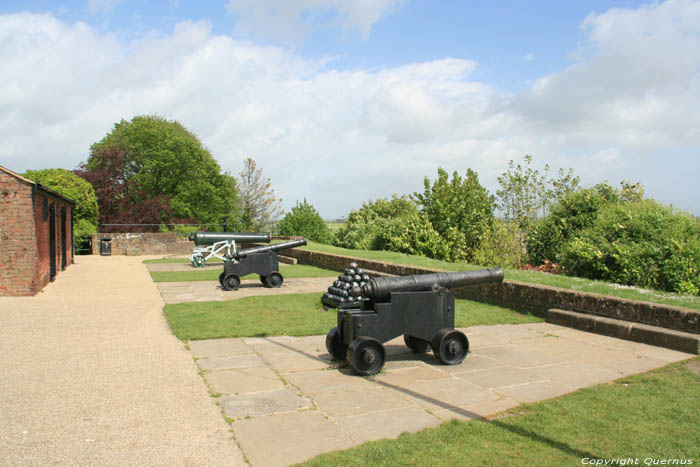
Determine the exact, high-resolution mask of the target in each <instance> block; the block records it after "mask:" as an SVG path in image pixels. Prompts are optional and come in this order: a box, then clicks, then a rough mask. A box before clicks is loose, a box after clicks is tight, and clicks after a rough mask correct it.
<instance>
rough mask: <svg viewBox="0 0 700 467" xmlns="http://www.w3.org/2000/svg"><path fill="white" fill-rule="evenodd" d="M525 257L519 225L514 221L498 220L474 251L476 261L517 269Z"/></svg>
mask: <svg viewBox="0 0 700 467" xmlns="http://www.w3.org/2000/svg"><path fill="white" fill-rule="evenodd" d="M523 257H524V255H523V248H522V244H521V242H520V231H519V229H518V226H517V225H516V224H515V223H514V222H504V221H499V220H496V221H494V223H493V224H492V225H491V228H490V229H488V230H487V231H486V232H485V235H484V238H483V240H482V242H481V245H479V248H478V249H477V250H476V251H475V252H474V263H475V264H479V265H482V266H499V267H502V268H513V269H517V268H519V267H520V266H522V264H523Z"/></svg>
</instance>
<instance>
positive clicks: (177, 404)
mask: <svg viewBox="0 0 700 467" xmlns="http://www.w3.org/2000/svg"><path fill="white" fill-rule="evenodd" d="M144 259H145V257H125V256H110V257H102V256H80V257H77V259H76V264H74V265H71V266H70V267H69V268H67V269H66V270H65V271H63V272H61V273H60V274H59V275H58V277H57V279H56V281H55V282H54V283H52V284H49V285H48V286H47V287H46V288H45V289H44V290H43V291H42V292H40V293H39V294H37V296H35V297H20V298H8V297H2V298H0V368H1V369H2V371H1V372H0V465H50V464H62V465H217V466H219V465H245V461H244V460H243V457H242V455H241V452H240V450H239V449H238V447H237V444H236V443H235V441H233V439H232V438H233V435H232V433H231V429H230V427H229V426H228V425H227V424H226V422H225V421H224V420H223V417H222V416H221V413H220V409H219V408H218V407H217V406H216V405H215V402H214V399H212V398H211V397H210V396H209V394H208V392H207V389H206V387H205V383H204V382H203V380H202V378H201V377H200V376H199V374H198V369H197V367H196V365H195V363H194V362H193V361H192V357H191V355H190V353H189V351H187V350H186V349H185V347H184V345H183V344H182V343H181V342H180V341H178V340H177V339H176V338H175V337H174V336H173V335H172V334H171V332H170V329H169V328H168V325H167V323H166V321H165V318H164V317H163V314H162V312H161V309H162V306H163V301H162V299H161V297H160V294H159V293H158V290H157V288H156V286H155V284H153V282H152V281H151V280H150V277H149V275H148V272H147V270H146V268H145V267H144V265H143V264H142V263H141V262H142V261H143V260H144Z"/></svg>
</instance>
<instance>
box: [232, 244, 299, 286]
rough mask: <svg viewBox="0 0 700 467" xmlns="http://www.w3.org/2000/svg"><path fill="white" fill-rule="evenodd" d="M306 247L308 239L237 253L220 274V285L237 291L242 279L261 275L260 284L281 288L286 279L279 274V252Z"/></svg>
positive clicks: (258, 247) (248, 249)
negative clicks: (249, 275) (250, 275)
mask: <svg viewBox="0 0 700 467" xmlns="http://www.w3.org/2000/svg"><path fill="white" fill-rule="evenodd" d="M304 245H306V239H305V238H302V239H300V240H292V241H291V242H285V243H276V244H274V245H264V246H257V247H253V248H247V249H245V250H238V251H236V252H235V253H234V254H233V256H232V260H231V261H226V262H225V263H224V272H222V273H221V274H219V284H221V287H223V288H224V289H225V290H237V289H238V287H239V286H240V285H241V277H243V276H247V275H248V274H253V273H255V274H259V275H260V282H262V283H263V285H264V286H266V287H273V288H276V287H280V286H281V285H282V282H283V281H284V278H283V277H282V274H280V272H279V261H278V260H277V253H276V252H277V251H280V250H287V249H289V248H294V247H298V246H304Z"/></svg>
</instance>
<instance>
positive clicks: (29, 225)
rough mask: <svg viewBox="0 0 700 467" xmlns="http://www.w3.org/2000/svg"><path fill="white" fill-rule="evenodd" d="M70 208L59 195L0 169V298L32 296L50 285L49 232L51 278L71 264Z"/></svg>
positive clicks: (2, 168)
mask: <svg viewBox="0 0 700 467" xmlns="http://www.w3.org/2000/svg"><path fill="white" fill-rule="evenodd" d="M73 207H74V205H73V203H72V202H71V201H70V200H68V199H66V198H64V197H62V196H61V195H60V194H58V193H56V192H54V191H52V190H49V189H47V188H45V187H42V186H41V185H38V184H37V183H35V182H33V181H31V180H28V179H26V178H24V177H22V176H20V175H18V174H15V173H14V172H12V171H10V170H8V169H5V168H4V167H0V296H26V295H34V294H36V293H37V292H38V291H40V290H41V289H42V288H44V287H45V286H46V284H48V283H49V282H50V281H51V280H52V267H51V263H52V257H51V250H52V249H51V245H50V243H51V242H50V240H51V238H52V235H51V230H52V229H51V227H52V226H53V240H54V242H53V245H54V256H53V265H54V268H55V269H54V277H55V275H56V274H58V273H59V272H60V271H61V270H62V269H64V268H65V267H66V266H68V265H69V264H71V263H72V262H73V249H72V245H71V240H72V235H71V231H72V222H71V219H72V218H73ZM52 213H53V214H52ZM52 219H53V220H52Z"/></svg>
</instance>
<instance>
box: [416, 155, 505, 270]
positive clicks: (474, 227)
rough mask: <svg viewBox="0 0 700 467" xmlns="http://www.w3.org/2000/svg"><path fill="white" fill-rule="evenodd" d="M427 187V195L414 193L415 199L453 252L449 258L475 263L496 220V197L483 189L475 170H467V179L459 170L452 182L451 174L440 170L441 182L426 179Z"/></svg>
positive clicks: (424, 190)
mask: <svg viewBox="0 0 700 467" xmlns="http://www.w3.org/2000/svg"><path fill="white" fill-rule="evenodd" d="M423 185H424V188H423V193H414V194H413V199H414V200H415V201H416V202H417V203H418V205H419V206H420V208H421V213H422V214H423V215H424V216H425V217H426V219H427V220H428V221H430V223H431V224H432V225H433V228H434V229H435V230H436V231H437V232H438V233H439V234H440V236H441V237H442V238H443V240H444V241H445V242H446V243H447V245H448V247H449V248H450V250H453V251H450V253H449V257H451V258H454V259H467V260H472V259H473V258H474V253H475V251H476V250H477V249H478V248H479V245H480V244H481V242H482V239H483V237H484V235H485V233H486V232H487V231H488V230H489V229H490V228H491V224H492V223H493V221H494V217H493V208H494V205H495V201H494V198H493V196H491V195H489V193H488V191H487V190H486V189H485V188H484V187H483V186H481V184H480V183H479V176H478V174H477V173H476V172H474V171H473V170H471V169H467V176H466V177H465V178H464V179H463V178H462V177H460V176H459V174H458V173H457V172H456V171H455V172H454V173H453V174H452V180H450V179H449V176H448V174H447V172H446V171H445V170H444V169H442V168H439V169H438V178H437V180H435V181H434V182H433V183H432V185H431V183H430V180H429V179H428V177H425V179H424V181H423Z"/></svg>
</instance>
